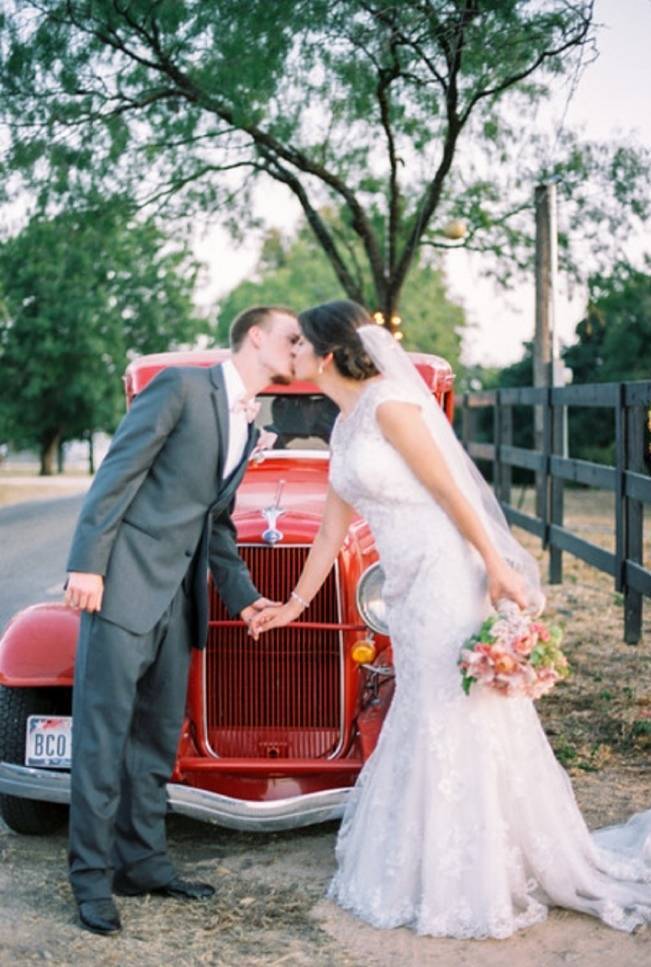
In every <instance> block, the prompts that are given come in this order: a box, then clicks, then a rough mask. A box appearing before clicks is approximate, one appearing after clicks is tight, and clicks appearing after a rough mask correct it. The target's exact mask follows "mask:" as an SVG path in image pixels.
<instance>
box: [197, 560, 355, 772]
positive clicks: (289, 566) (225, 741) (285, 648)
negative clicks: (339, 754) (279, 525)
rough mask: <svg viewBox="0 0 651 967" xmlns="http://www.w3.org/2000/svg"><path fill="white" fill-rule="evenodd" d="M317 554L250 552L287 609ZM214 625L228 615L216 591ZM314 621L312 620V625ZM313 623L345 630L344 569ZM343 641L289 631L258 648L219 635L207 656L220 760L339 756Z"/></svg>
mask: <svg viewBox="0 0 651 967" xmlns="http://www.w3.org/2000/svg"><path fill="white" fill-rule="evenodd" d="M308 552H309V547H305V546H293V545H280V546H276V547H273V548H272V547H268V546H265V545H261V544H256V545H243V546H241V547H240V553H241V554H242V557H243V558H244V560H245V561H246V563H247V566H248V567H249V570H250V571H251V575H252V577H253V581H254V583H255V585H256V587H257V588H259V590H260V592H261V594H263V595H265V596H266V597H268V598H270V599H272V600H275V601H285V600H286V599H287V598H288V596H289V593H290V591H291V589H292V588H293V587H294V585H295V584H296V582H297V580H298V578H299V575H300V573H301V570H302V568H303V564H304V563H305V558H306V557H307V554H308ZM210 604H211V619H213V620H224V619H227V618H228V615H227V613H226V611H225V609H224V607H223V605H222V603H221V601H220V599H219V596H218V594H217V593H216V592H215V590H214V588H212V585H211V592H210ZM307 617H308V616H306V618H307ZM309 620H310V621H314V622H333V623H336V622H339V621H340V620H341V619H340V616H339V604H338V592H337V573H336V568H333V570H332V571H331V572H330V574H329V575H328V578H327V580H326V582H325V584H324V585H323V587H322V588H321V590H320V591H319V594H318V595H317V597H316V598H315V599H314V601H313V602H312V604H311V605H310V611H309ZM341 691H342V686H341V634H340V632H339V631H337V630H333V631H329V630H316V629H308V628H305V629H299V628H294V629H292V628H281V629H278V630H277V631H270V632H268V633H267V634H265V635H263V636H262V637H261V638H260V640H259V641H258V642H254V641H253V640H252V639H251V638H249V637H248V635H247V633H246V629H243V628H215V627H211V628H210V631H209V635H208V647H207V650H206V719H207V732H208V741H209V744H210V747H211V748H212V750H213V751H214V752H215V753H216V754H217V755H219V756H226V757H244V758H301V759H302V758H307V759H315V758H320V757H324V756H329V755H332V754H333V753H334V752H335V750H336V748H337V746H338V744H339V740H340V736H341V703H342V694H341Z"/></svg>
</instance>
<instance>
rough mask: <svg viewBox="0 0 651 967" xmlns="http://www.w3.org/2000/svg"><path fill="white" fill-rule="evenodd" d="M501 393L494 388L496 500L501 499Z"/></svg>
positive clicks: (494, 476) (494, 485) (494, 489)
mask: <svg viewBox="0 0 651 967" xmlns="http://www.w3.org/2000/svg"><path fill="white" fill-rule="evenodd" d="M501 395H502V394H501V393H500V391H499V390H495V402H494V403H493V491H494V492H495V496H496V497H497V499H498V500H501V499H502V454H501V453H500V447H501V446H502V412H501V409H500V399H501Z"/></svg>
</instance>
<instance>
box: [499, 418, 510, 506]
mask: <svg viewBox="0 0 651 967" xmlns="http://www.w3.org/2000/svg"><path fill="white" fill-rule="evenodd" d="M500 410H501V413H502V417H501V422H500V442H501V445H502V446H505V447H512V446H513V407H512V406H511V405H510V404H506V405H501V404H500ZM512 482H513V471H512V468H511V464H510V463H508V461H505V460H502V479H501V481H500V499H501V501H502V503H504V504H510V503H511V485H512Z"/></svg>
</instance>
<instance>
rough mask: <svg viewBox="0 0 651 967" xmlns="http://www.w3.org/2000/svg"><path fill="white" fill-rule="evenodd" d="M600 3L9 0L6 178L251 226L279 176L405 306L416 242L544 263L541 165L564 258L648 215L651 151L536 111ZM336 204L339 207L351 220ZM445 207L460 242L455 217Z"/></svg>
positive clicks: (345, 262) (505, 264)
mask: <svg viewBox="0 0 651 967" xmlns="http://www.w3.org/2000/svg"><path fill="white" fill-rule="evenodd" d="M592 19H593V0H574V2H572V0H536V2H533V0H274V2H273V3H269V2H268V0H249V2H247V3H245V4H243V3H241V2H240V0H214V2H213V3H206V2H201V0H120V2H118V0H114V2H108V0H106V2H98V0H13V2H12V3H11V6H10V8H9V13H5V15H4V16H3V17H2V20H1V21H0V45H1V47H0V49H2V50H3V52H4V57H3V60H4V69H3V71H2V79H1V81H0V83H1V85H2V88H1V89H2V95H3V98H2V104H3V108H2V110H3V113H4V117H5V120H6V122H7V125H8V131H9V134H10V137H11V147H10V150H9V151H8V153H7V158H6V162H5V168H6V172H7V178H6V179H5V183H6V184H8V185H13V184H14V183H15V174H16V172H21V173H22V176H23V177H24V178H25V179H27V183H29V185H30V186H32V187H34V186H37V187H39V189H40V192H41V195H40V197H41V202H42V203H43V204H46V203H47V200H48V197H49V191H50V189H51V187H52V186H53V187H54V189H55V191H56V192H59V193H60V192H61V191H68V192H69V193H70V195H71V196H72V197H73V198H74V197H75V195H76V193H77V192H78V191H79V190H80V189H81V188H83V189H84V190H86V189H87V187H88V184H89V183H94V184H99V185H103V186H104V187H105V186H106V185H107V184H108V185H114V184H115V180H116V179H119V182H120V183H121V184H123V185H124V186H125V188H127V189H129V190H133V191H138V192H139V194H140V199H141V201H142V203H143V204H145V203H147V202H148V203H150V204H163V203H166V204H167V205H168V207H169V211H170V212H171V213H174V214H181V215H182V216H184V217H188V215H189V214H191V213H192V212H196V211H199V210H200V211H201V212H202V213H204V214H206V213H210V212H215V211H219V212H220V214H221V215H222V216H223V217H225V218H227V219H229V220H230V224H231V227H232V228H233V230H234V231H235V232H238V231H240V232H241V231H242V230H243V229H244V227H245V226H246V225H247V224H248V223H247V221H246V218H247V214H248V213H249V212H250V208H251V196H250V188H251V186H252V185H253V184H254V183H255V182H256V181H257V180H259V179H260V178H267V179H272V180H273V181H275V182H277V183H279V184H281V185H283V186H285V187H286V189H287V190H288V191H289V192H290V193H291V194H292V195H293V197H294V198H295V199H296V200H297V201H298V203H299V204H300V206H301V208H302V210H303V213H304V216H305V218H306V220H307V223H308V224H309V226H310V229H311V230H312V232H313V233H314V235H315V238H316V239H317V240H318V243H319V245H320V246H321V248H322V249H323V251H324V253H325V254H326V256H327V258H328V260H329V262H330V264H331V266H332V268H333V270H334V273H335V275H336V277H337V279H338V280H339V283H340V285H341V287H342V289H343V290H344V291H345V292H346V293H347V294H348V295H349V296H350V297H351V298H353V299H356V300H357V301H359V302H361V303H363V304H365V305H366V306H367V307H369V308H370V309H379V310H381V311H382V312H383V314H384V317H385V319H386V320H387V323H388V324H389V325H390V326H392V325H393V323H392V318H393V316H394V314H395V313H396V312H397V310H398V307H399V304H400V298H401V294H402V292H403V289H404V286H405V284H406V280H407V278H408V275H409V272H410V271H411V269H412V268H413V267H414V266H416V265H418V264H420V261H421V260H420V254H421V249H422V247H423V246H435V247H437V246H442V247H445V246H448V245H450V244H456V245H467V246H468V247H469V248H474V249H477V250H480V251H485V252H491V253H493V254H494V255H496V256H497V257H498V259H499V260H500V261H499V265H500V266H501V269H500V274H501V276H502V278H503V279H507V278H508V276H509V273H510V271H511V268H512V267H513V266H516V267H518V266H520V267H523V266H527V265H529V264H530V259H531V255H532V244H533V243H532V229H533V219H532V217H531V208H532V196H533V187H534V185H535V184H536V183H537V182H538V181H539V180H541V179H546V178H550V177H553V178H556V179H561V180H560V184H559V190H560V194H561V197H562V199H563V202H564V204H563V212H564V213H566V216H567V217H566V220H565V223H564V224H563V230H562V232H561V235H560V246H561V251H562V252H563V253H565V255H566V257H567V258H568V259H569V257H570V255H571V250H570V239H571V238H572V237H573V232H578V233H579V235H580V236H581V237H583V238H584V237H585V236H586V234H588V235H590V234H591V238H592V242H593V243H594V244H593V250H594V251H596V252H601V253H602V254H603V253H607V251H608V246H607V245H606V244H605V240H607V241H608V242H609V243H615V242H616V241H617V239H619V238H621V237H622V234H623V233H624V232H626V231H627V229H628V227H629V218H628V217H627V216H628V215H629V214H630V213H632V217H639V218H644V217H646V215H647V213H648V199H647V192H646V186H647V184H648V178H649V165H648V159H647V158H646V157H643V156H642V155H641V154H640V152H638V151H635V150H634V149H633V148H631V147H630V146H627V145H619V146H615V147H614V148H610V147H602V146H598V145H587V146H584V147H580V146H579V145H578V144H577V142H576V140H575V139H574V138H572V137H571V135H569V134H568V133H564V134H563V133H561V134H559V135H558V137H557V138H556V140H555V143H554V144H551V143H546V142H545V141H544V139H543V138H541V137H540V136H537V135H536V134H535V132H534V131H532V130H531V128H530V127H528V126H527V125H526V123H525V120H524V119H526V118H527V117H532V116H533V115H534V114H535V108H536V106H537V105H538V104H540V103H541V102H542V101H543V100H544V99H545V97H546V96H547V95H548V93H549V89H550V87H551V86H553V85H555V84H558V83H559V82H561V81H563V80H564V79H565V78H567V77H568V76H569V77H572V76H576V72H577V71H578V70H579V69H580V67H581V63H582V59H585V55H586V53H590V52H591V51H592V49H593V45H594V28H593V23H592ZM511 158H517V163H515V162H513V163H510V159H511ZM541 159H542V160H541ZM590 175H595V176H597V175H598V176H600V177H601V178H602V181H603V186H602V187H601V189H600V194H599V199H600V200H599V204H598V205H596V204H595V203H594V194H595V193H594V190H592V189H590V188H589V186H588V185H587V181H588V177H589V176H590ZM12 176H14V177H13V180H12ZM240 176H241V177H240ZM609 200H610V201H609ZM324 205H326V206H328V205H329V206H332V207H334V208H336V209H338V210H339V209H341V210H342V212H343V217H342V225H341V230H340V232H339V233H338V234H336V233H334V232H333V231H332V229H331V227H330V226H329V225H328V223H327V222H326V221H325V220H324V218H323V217H322V215H321V211H322V210H323V207H324ZM451 217H457V218H462V219H464V220H465V221H466V223H467V226H468V231H467V234H466V236H465V239H463V240H461V241H460V242H447V241H446V240H445V239H444V237H443V236H442V235H441V226H442V225H444V224H445V222H446V221H447V220H448V219H449V218H451ZM356 244H358V245H359V246H360V248H361V252H362V258H363V265H360V263H359V262H356V261H355V259H354V258H353V257H352V256H351V249H354V248H355V245H356ZM582 255H583V261H585V253H584V252H583V253H582ZM574 265H575V267H577V265H578V260H575V261H574Z"/></svg>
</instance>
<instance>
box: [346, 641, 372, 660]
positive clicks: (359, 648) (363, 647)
mask: <svg viewBox="0 0 651 967" xmlns="http://www.w3.org/2000/svg"><path fill="white" fill-rule="evenodd" d="M375 655H376V650H375V645H374V644H373V642H372V641H369V640H368V639H365V640H363V641H358V642H357V644H355V645H353V647H352V648H351V649H350V656H351V658H352V659H353V661H356V662H357V664H358V665H367V664H368V663H369V662H371V661H373V659H374V658H375Z"/></svg>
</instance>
